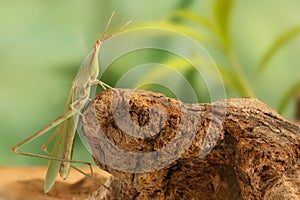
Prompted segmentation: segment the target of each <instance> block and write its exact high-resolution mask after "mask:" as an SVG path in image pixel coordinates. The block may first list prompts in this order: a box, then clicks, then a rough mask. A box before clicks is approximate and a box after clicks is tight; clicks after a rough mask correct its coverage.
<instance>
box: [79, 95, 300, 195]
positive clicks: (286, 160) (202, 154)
mask: <svg viewBox="0 0 300 200" xmlns="http://www.w3.org/2000/svg"><path fill="white" fill-rule="evenodd" d="M83 130H84V133H85V135H86V137H87V139H88V141H89V143H90V145H91V148H92V152H93V157H94V160H95V161H96V163H97V165H98V166H99V167H100V168H102V169H104V170H106V171H108V172H109V173H111V174H112V175H113V177H111V178H110V179H109V180H108V182H107V183H106V184H107V185H108V186H109V187H110V190H106V189H104V188H103V187H102V188H100V189H99V190H98V191H97V192H96V193H94V194H92V195H91V196H90V199H202V200H205V199H220V200H221V199H222V200H225V199H228V200H229V199H230V200H232V199H278V200H279V199H280V200H282V199H300V137H299V136H300V128H299V127H298V126H297V125H295V124H293V123H291V122H289V121H287V120H285V119H283V118H282V117H281V116H280V115H278V114H277V113H276V112H275V111H273V110H272V109H270V108H269V107H268V106H267V105H265V104H264V103H262V102H260V101H259V100H257V99H250V98H241V99H229V100H226V101H223V102H215V103H212V104H184V103H182V102H180V101H179V100H175V99H171V98H168V97H165V96H164V95H162V94H159V93H153V92H147V91H139V90H137V91H134V90H127V89H111V90H106V91H104V92H102V93H100V94H98V95H97V96H96V97H95V98H94V100H93V101H92V102H91V103H90V104H89V106H88V107H87V109H86V110H85V112H84V115H83ZM151 169H152V170H151Z"/></svg>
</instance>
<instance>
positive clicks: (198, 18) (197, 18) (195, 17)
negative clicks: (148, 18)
mask: <svg viewBox="0 0 300 200" xmlns="http://www.w3.org/2000/svg"><path fill="white" fill-rule="evenodd" d="M174 17H175V18H180V19H183V20H187V21H191V22H194V23H196V24H198V25H202V26H203V27H206V28H207V29H209V30H210V31H212V32H215V33H216V32H217V31H216V28H215V26H214V25H213V24H212V23H211V22H210V21H209V20H208V19H207V18H206V17H204V16H202V15H200V14H199V13H195V12H192V11H190V10H178V11H176V12H175V13H174V14H173V15H172V18H174Z"/></svg>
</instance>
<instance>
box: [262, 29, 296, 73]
mask: <svg viewBox="0 0 300 200" xmlns="http://www.w3.org/2000/svg"><path fill="white" fill-rule="evenodd" d="M299 34H300V26H298V27H294V28H292V29H290V30H289V31H287V32H285V33H284V34H282V35H281V36H280V37H279V38H277V39H276V40H275V42H274V43H273V44H272V45H271V47H270V48H269V49H268V50H267V51H266V53H265V54H264V55H263V57H262V58H261V60H260V62H259V65H258V68H257V73H259V72H262V71H263V70H264V69H265V68H266V66H267V64H268V62H269V61H270V60H271V59H272V58H273V57H274V55H275V54H276V53H277V52H278V51H279V50H280V49H281V48H282V47H283V46H284V45H285V44H286V43H288V42H289V41H291V40H292V39H293V38H295V37H297V36H298V35H299Z"/></svg>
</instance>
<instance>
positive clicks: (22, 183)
mask: <svg viewBox="0 0 300 200" xmlns="http://www.w3.org/2000/svg"><path fill="white" fill-rule="evenodd" d="M46 170H47V168H45V167H6V166H0V180H1V182H0V200H28V199H30V200H62V199H70V200H80V199H85V198H87V197H88V195H89V194H90V193H92V192H93V191H95V190H96V189H97V188H98V187H99V185H98V184H96V183H95V182H94V181H91V180H90V179H88V178H85V176H84V175H83V174H80V173H79V172H77V171H75V170H71V173H70V175H69V178H68V179H67V180H65V181H63V180H62V179H60V177H58V178H57V182H56V183H55V185H54V187H53V188H52V189H51V190H50V191H49V192H48V193H47V194H45V193H44V189H43V188H44V177H45V174H46ZM94 170H95V172H94V176H95V177H96V178H97V180H99V181H100V182H105V180H106V179H107V178H108V176H109V174H108V173H106V172H104V171H100V170H98V169H96V168H94ZM83 171H85V172H87V173H88V172H89V169H87V168H85V169H83Z"/></svg>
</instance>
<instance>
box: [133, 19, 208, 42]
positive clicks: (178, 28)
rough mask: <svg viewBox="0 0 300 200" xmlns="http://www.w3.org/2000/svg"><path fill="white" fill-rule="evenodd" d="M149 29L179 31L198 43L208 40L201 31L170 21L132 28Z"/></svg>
mask: <svg viewBox="0 0 300 200" xmlns="http://www.w3.org/2000/svg"><path fill="white" fill-rule="evenodd" d="M147 27H155V28H167V29H171V30H173V31H178V32H180V33H183V34H186V35H188V36H190V37H192V38H193V39H195V40H198V41H207V40H208V37H207V36H205V35H204V34H203V33H200V32H199V31H197V30H195V29H193V28H189V27H187V26H184V25H180V24H174V23H171V22H168V21H161V22H155V23H142V24H139V25H138V26H136V27H132V28H147Z"/></svg>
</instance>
